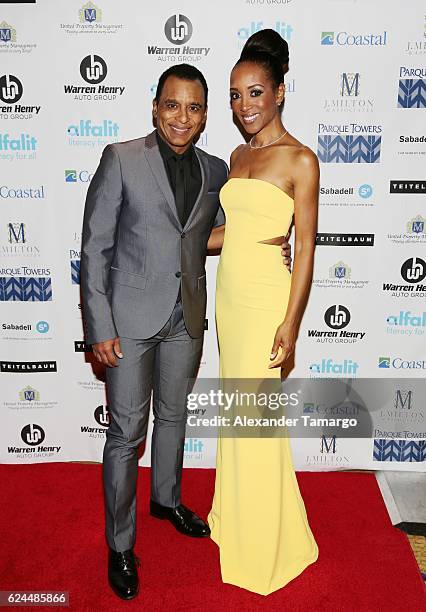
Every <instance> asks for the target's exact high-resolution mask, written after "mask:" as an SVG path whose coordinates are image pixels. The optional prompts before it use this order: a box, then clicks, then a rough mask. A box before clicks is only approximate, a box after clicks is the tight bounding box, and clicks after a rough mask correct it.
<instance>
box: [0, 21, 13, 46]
mask: <svg viewBox="0 0 426 612" xmlns="http://www.w3.org/2000/svg"><path fill="white" fill-rule="evenodd" d="M11 42H12V43H14V42H16V30H15V28H14V27H13V26H11V25H10V24H8V23H7V22H6V21H2V22H1V23H0V44H7V43H11Z"/></svg>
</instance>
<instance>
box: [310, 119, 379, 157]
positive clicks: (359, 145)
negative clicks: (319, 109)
mask: <svg viewBox="0 0 426 612" xmlns="http://www.w3.org/2000/svg"><path fill="white" fill-rule="evenodd" d="M381 133H382V126H381V125H361V124H359V123H342V124H325V123H320V124H319V125H318V150H317V153H318V157H319V159H320V161H321V162H322V163H324V164H338V163H340V164H376V163H378V162H380V147H381V143H382V137H381Z"/></svg>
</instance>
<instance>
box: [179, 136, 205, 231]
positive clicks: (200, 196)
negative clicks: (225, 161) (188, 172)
mask: <svg viewBox="0 0 426 612" xmlns="http://www.w3.org/2000/svg"><path fill="white" fill-rule="evenodd" d="M194 151H195V154H196V156H197V158H198V162H199V164H200V169H201V189H200V192H199V194H198V197H197V199H196V201H195V204H194V206H193V208H192V210H191V214H190V215H189V217H188V220H187V222H186V223H185V228H184V229H187V228H188V227H189V226H190V225H191V223H192V221H193V219H194V218H195V215H196V214H197V211H198V209H199V208H200V206H201V203H202V201H203V198H204V196H205V195H206V193H207V192H208V189H209V184H210V167H209V163H208V161H207V159H206V158H205V157H204V155H202V154H201V153H200V152H199V151H198V150H197V148H196V147H194Z"/></svg>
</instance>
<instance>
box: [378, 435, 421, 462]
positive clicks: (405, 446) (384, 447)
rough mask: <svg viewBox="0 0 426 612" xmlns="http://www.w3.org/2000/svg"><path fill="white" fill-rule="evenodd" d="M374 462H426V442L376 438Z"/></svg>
mask: <svg viewBox="0 0 426 612" xmlns="http://www.w3.org/2000/svg"><path fill="white" fill-rule="evenodd" d="M373 460H374V461H396V462H398V463H402V462H409V463H413V462H416V463H417V462H423V461H426V440H405V439H404V440H393V439H392V440H390V439H388V438H374V447H373Z"/></svg>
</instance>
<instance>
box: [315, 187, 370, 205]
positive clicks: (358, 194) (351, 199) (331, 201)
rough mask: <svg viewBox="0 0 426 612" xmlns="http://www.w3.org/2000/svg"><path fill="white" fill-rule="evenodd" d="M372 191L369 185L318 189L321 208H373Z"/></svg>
mask: <svg viewBox="0 0 426 612" xmlns="http://www.w3.org/2000/svg"><path fill="white" fill-rule="evenodd" d="M373 193H374V190H373V186H372V185H370V184H369V183H361V184H360V185H351V186H344V187H341V186H340V185H333V186H328V185H327V186H322V187H320V202H319V203H320V205H321V206H350V207H353V206H356V207H359V206H361V207H370V206H374V202H373V200H372V199H371V198H372V196H373Z"/></svg>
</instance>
